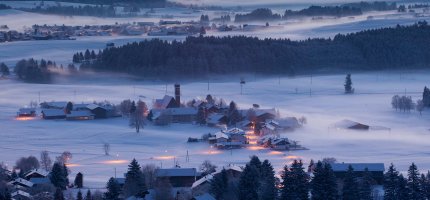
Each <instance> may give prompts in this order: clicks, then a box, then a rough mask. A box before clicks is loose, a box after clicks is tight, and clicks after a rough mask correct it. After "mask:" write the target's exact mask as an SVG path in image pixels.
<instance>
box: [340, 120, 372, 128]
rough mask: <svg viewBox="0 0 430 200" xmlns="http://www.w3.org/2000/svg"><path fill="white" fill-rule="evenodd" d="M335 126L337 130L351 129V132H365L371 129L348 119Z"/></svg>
mask: <svg viewBox="0 0 430 200" xmlns="http://www.w3.org/2000/svg"><path fill="white" fill-rule="evenodd" d="M333 126H334V127H335V128H336V129H351V130H365V131H367V130H369V128H370V126H369V125H366V124H361V123H358V122H355V121H351V120H347V119H345V120H342V121H339V122H336V123H335V124H334V125H333Z"/></svg>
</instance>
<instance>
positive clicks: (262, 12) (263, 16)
mask: <svg viewBox="0 0 430 200" xmlns="http://www.w3.org/2000/svg"><path fill="white" fill-rule="evenodd" d="M281 18H282V17H281V15H279V14H274V13H272V10H270V9H268V8H259V9H256V10H253V11H252V12H251V13H248V14H236V16H235V18H234V21H235V22H247V21H272V20H280V19H281Z"/></svg>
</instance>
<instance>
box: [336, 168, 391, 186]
mask: <svg viewBox="0 0 430 200" xmlns="http://www.w3.org/2000/svg"><path fill="white" fill-rule="evenodd" d="M349 166H351V167H352V168H353V169H354V173H356V175H357V176H362V175H363V173H364V172H365V170H366V169H367V170H368V172H369V173H370V174H371V177H372V179H373V180H375V181H376V182H377V183H379V184H382V182H383V181H384V171H385V166H384V163H333V164H331V167H332V169H333V172H334V174H335V176H336V178H340V179H341V178H343V177H345V175H346V172H347V171H348V167H349Z"/></svg>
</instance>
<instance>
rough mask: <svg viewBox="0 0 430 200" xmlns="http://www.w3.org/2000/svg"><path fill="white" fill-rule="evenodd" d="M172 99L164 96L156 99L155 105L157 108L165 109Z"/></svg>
mask: <svg viewBox="0 0 430 200" xmlns="http://www.w3.org/2000/svg"><path fill="white" fill-rule="evenodd" d="M172 99H175V98H173V97H172V96H169V95H164V97H163V98H162V99H156V100H155V104H156V106H157V107H158V108H163V109H165V108H167V106H168V105H169V103H170V102H171V101H172Z"/></svg>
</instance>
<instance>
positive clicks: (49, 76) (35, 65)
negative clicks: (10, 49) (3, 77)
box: [3, 58, 78, 83]
mask: <svg viewBox="0 0 430 200" xmlns="http://www.w3.org/2000/svg"><path fill="white" fill-rule="evenodd" d="M61 72H67V73H72V74H73V73H77V72H78V70H77V69H76V67H75V66H74V65H73V64H69V65H68V66H67V68H66V69H64V67H63V65H60V66H57V64H56V63H55V62H53V61H50V60H48V61H46V60H44V59H42V60H40V61H37V60H34V59H33V58H30V59H27V60H26V59H22V60H20V61H18V62H17V63H16V65H15V68H14V73H15V74H16V75H17V77H18V79H20V80H23V81H25V82H30V83H51V82H52V80H53V78H54V76H55V75H56V74H58V73H61ZM3 74H4V73H3Z"/></svg>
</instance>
